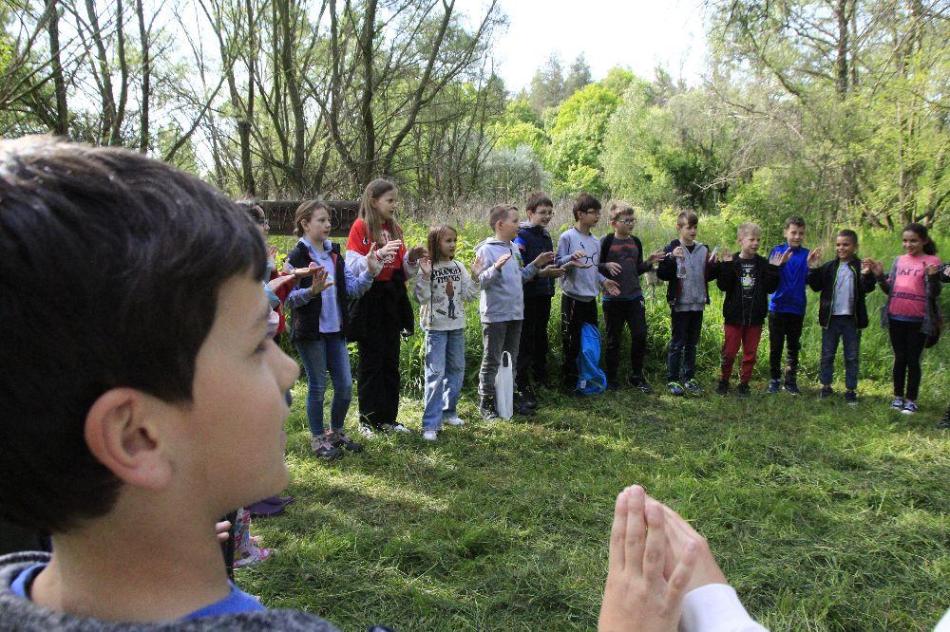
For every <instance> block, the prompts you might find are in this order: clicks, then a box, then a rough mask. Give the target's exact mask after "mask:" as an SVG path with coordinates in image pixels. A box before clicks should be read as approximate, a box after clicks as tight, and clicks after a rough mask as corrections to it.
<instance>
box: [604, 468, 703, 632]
mask: <svg viewBox="0 0 950 632" xmlns="http://www.w3.org/2000/svg"><path fill="white" fill-rule="evenodd" d="M665 521H666V514H665V512H664V510H663V505H661V504H660V503H657V502H655V501H654V502H651V503H650V504H649V505H648V504H647V498H646V494H645V493H644V491H643V488H641V487H639V486H634V487H630V488H627V489H625V490H624V491H622V492H620V494H619V495H618V496H617V502H616V504H615V505H614V520H613V526H612V527H611V529H610V553H609V557H608V566H607V582H606V585H605V586H604V600H603V602H602V603H601V606H600V618H599V620H598V621H597V630H598V632H628V631H633V630H640V631H641V632H658V631H661V630H662V631H664V632H667V631H673V630H676V629H677V625H678V623H679V619H680V611H681V608H682V603H683V596H684V595H685V594H686V587H687V586H688V585H689V583H690V579H691V577H692V574H693V568H694V566H695V560H696V555H695V547H691V546H687V547H686V554H685V555H683V556H682V557H680V558H679V559H678V561H677V563H676V565H675V566H674V568H673V571H672V573H670V574H669V576H668V577H667V576H664V567H665V566H666V559H667V556H668V555H669V554H670V551H669V549H670V545H669V541H668V538H667V534H666V526H665Z"/></svg>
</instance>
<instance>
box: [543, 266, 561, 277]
mask: <svg viewBox="0 0 950 632" xmlns="http://www.w3.org/2000/svg"><path fill="white" fill-rule="evenodd" d="M565 274H567V271H566V270H565V269H564V268H559V267H557V266H544V267H543V268H541V269H540V270H539V271H538V276H539V277H544V278H553V279H559V278H561V277H562V276H564V275H565Z"/></svg>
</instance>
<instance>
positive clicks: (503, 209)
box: [488, 204, 518, 230]
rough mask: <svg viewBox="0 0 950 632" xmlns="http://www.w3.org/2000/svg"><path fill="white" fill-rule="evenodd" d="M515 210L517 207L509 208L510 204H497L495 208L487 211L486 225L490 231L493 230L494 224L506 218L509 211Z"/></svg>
mask: <svg viewBox="0 0 950 632" xmlns="http://www.w3.org/2000/svg"><path fill="white" fill-rule="evenodd" d="M517 210H518V207H517V206H511V205H510V204H498V205H497V206H493V207H492V209H491V210H490V211H488V225H489V226H491V229H492V230H495V224H497V223H498V222H499V221H501V220H502V219H504V218H506V217H508V213H510V212H511V211H517Z"/></svg>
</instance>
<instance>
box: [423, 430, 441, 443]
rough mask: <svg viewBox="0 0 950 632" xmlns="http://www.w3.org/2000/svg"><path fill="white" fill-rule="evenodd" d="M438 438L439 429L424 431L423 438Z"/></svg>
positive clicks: (425, 439)
mask: <svg viewBox="0 0 950 632" xmlns="http://www.w3.org/2000/svg"><path fill="white" fill-rule="evenodd" d="M438 438H439V431H438V430H425V431H423V433H422V440H423V441H435V440H436V439H438Z"/></svg>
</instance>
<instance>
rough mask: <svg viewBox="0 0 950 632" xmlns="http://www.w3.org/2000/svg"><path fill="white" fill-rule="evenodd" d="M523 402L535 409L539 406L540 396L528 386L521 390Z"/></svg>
mask: <svg viewBox="0 0 950 632" xmlns="http://www.w3.org/2000/svg"><path fill="white" fill-rule="evenodd" d="M516 397H517V396H516ZM521 403H522V404H524V405H525V406H527V407H528V408H531V409H534V408H537V407H538V398H537V397H535V395H534V393H532V392H531V389H529V388H526V389H524V390H523V391H521Z"/></svg>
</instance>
